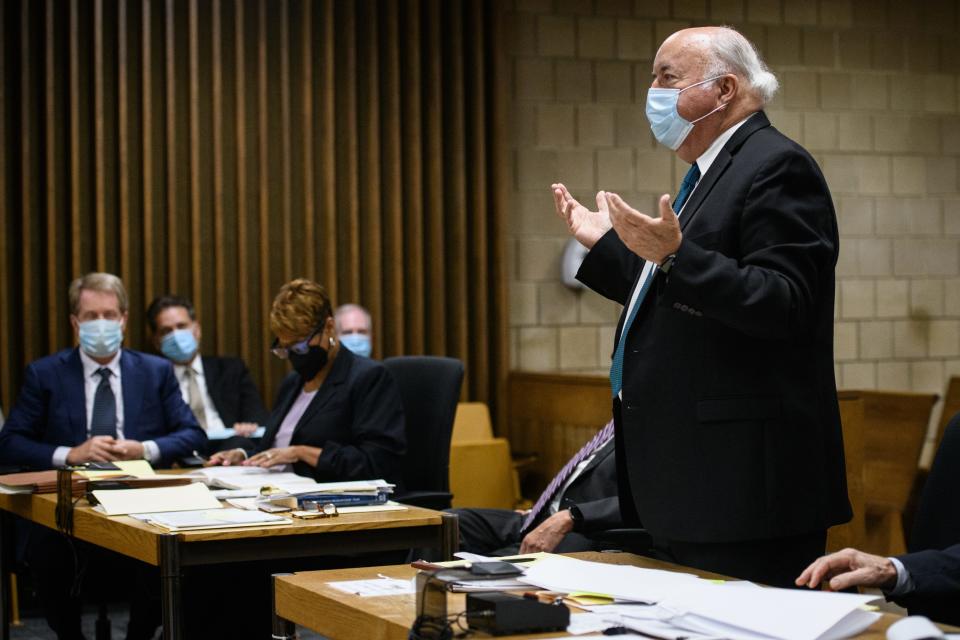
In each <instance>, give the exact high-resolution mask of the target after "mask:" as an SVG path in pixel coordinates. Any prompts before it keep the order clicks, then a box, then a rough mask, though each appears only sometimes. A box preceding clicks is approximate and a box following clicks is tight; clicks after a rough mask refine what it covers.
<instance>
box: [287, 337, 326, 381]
mask: <svg viewBox="0 0 960 640" xmlns="http://www.w3.org/2000/svg"><path fill="white" fill-rule="evenodd" d="M328 356H329V354H328V353H327V350H326V349H321V348H320V347H317V346H311V347H310V350H309V351H307V352H306V353H304V354H300V353H294V352H292V351H291V352H290V354H289V355H288V356H287V357H288V358H289V359H290V364H292V365H293V368H294V369H295V370H296V372H297V373H299V374H300V379H301V380H303V381H304V382H309V381H311V380H313V379H314V378H315V377H317V374H318V373H320V370H321V369H323V368H324V367H325V366H327V358H328Z"/></svg>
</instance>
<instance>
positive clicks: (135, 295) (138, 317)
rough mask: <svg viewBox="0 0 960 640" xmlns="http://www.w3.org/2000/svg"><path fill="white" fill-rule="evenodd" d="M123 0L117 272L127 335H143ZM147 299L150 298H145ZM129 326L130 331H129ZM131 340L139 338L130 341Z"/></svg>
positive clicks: (119, 54) (119, 44) (119, 56)
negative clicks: (124, 294)
mask: <svg viewBox="0 0 960 640" xmlns="http://www.w3.org/2000/svg"><path fill="white" fill-rule="evenodd" d="M128 7H129V5H128V4H127V3H126V2H119V3H117V153H118V156H119V158H118V163H117V165H118V166H117V168H118V173H117V177H118V181H119V184H118V203H119V206H118V207H117V223H118V237H117V240H118V249H119V254H120V264H119V265H117V267H119V273H118V275H119V276H120V278H121V279H122V280H123V282H124V284H125V285H126V286H127V291H128V295H129V296H130V302H131V307H132V309H131V312H132V313H131V314H130V321H129V322H128V325H127V339H128V340H129V339H130V337H131V333H133V334H134V335H135V336H141V335H143V309H144V308H145V306H146V305H145V304H144V302H143V298H142V295H141V291H142V290H143V289H142V287H139V286H137V284H138V283H139V278H134V277H133V270H132V268H131V261H130V243H131V235H130V221H131V218H132V216H131V211H130V137H131V131H130V109H129V100H130V96H129V54H130V52H129V37H128V29H127V26H128V25H127V17H128V16H127V9H128ZM148 302H149V301H148ZM131 330H132V331H131ZM132 342H133V343H134V344H138V343H139V342H140V340H139V339H136V340H133V341H132Z"/></svg>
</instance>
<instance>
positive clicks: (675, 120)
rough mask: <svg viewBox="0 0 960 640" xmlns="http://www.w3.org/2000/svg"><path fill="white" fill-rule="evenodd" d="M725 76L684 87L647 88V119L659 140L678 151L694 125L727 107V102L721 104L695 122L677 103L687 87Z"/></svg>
mask: <svg viewBox="0 0 960 640" xmlns="http://www.w3.org/2000/svg"><path fill="white" fill-rule="evenodd" d="M722 77H723V76H722V75H720V76H714V77H712V78H707V79H706V80H701V81H700V82H695V83H693V84H691V85H690V86H689V87H684V88H683V89H659V88H653V87H651V88H650V89H647V120H649V121H650V130H651V131H653V135H654V137H655V138H656V139H657V142H659V143H660V144H662V145H663V146H665V147H667V148H668V149H670V150H672V151H676V150H677V149H679V148H680V145H682V144H683V141H684V140H686V139H687V136H688V135H690V132H691V131H693V125H695V124H696V123H698V122H700V121H701V120H703V119H704V118H706V117H707V116H709V115H710V114H713V113H716V112H717V111H720V109H723V108H724V107H726V106H727V105H726V103H724V104H722V105H720V106H719V107H717V108H716V109H714V110H713V111H711V112H710V113H707V114H705V115H702V116H700V117H699V118H697V119H696V120H694V121H693V122H690V121H689V120H687V119H686V118H684V117H683V116H681V115H680V112H678V111H677V103H678V102H680V94H681V93H683V92H684V91H686V90H687V89H692V88H693V87H697V86H699V85H701V84H706V83H707V82H711V81H713V80H716V79H717V78H722Z"/></svg>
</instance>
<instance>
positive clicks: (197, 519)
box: [138, 509, 290, 531]
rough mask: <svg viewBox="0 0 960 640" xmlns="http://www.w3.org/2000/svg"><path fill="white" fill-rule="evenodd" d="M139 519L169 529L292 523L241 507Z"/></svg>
mask: <svg viewBox="0 0 960 640" xmlns="http://www.w3.org/2000/svg"><path fill="white" fill-rule="evenodd" d="M138 519H145V520H146V521H147V522H149V523H150V524H153V525H155V526H158V527H160V528H162V529H167V530H169V531H184V530H195V529H224V528H232V527H253V526H261V525H284V524H290V520H289V519H288V518H284V517H281V516H276V515H273V514H269V513H263V512H262V511H242V510H240V509H204V510H201V511H176V512H172V513H170V512H168V513H145V514H142V515H141V518H138Z"/></svg>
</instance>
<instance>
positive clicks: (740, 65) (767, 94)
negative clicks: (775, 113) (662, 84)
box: [705, 27, 780, 105]
mask: <svg viewBox="0 0 960 640" xmlns="http://www.w3.org/2000/svg"><path fill="white" fill-rule="evenodd" d="M709 38H710V48H709V52H710V57H711V60H710V61H709V62H708V66H707V73H706V76H705V77H712V76H718V75H723V74H724V73H732V74H734V75H736V76H738V77H740V78H741V79H743V80H745V81H746V83H747V87H748V89H749V90H750V91H751V92H752V93H754V94H755V95H756V96H757V97H758V98H760V101H761V102H762V103H763V104H764V105H766V104H767V103H768V102H770V101H771V100H772V99H773V96H774V95H775V94H776V93H777V89H778V88H780V81H779V80H777V76H775V75H773V73H772V72H771V71H770V69H769V68H768V67H767V65H766V63H765V62H764V61H763V60H761V59H760V54H758V53H757V49H756V47H754V46H753V43H752V42H750V41H749V40H747V39H746V38H745V37H743V35H742V34H741V33H740V32H739V31H737V30H736V29H734V28H732V27H719V28H718V29H716V30H712V31H711V32H710V35H709Z"/></svg>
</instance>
